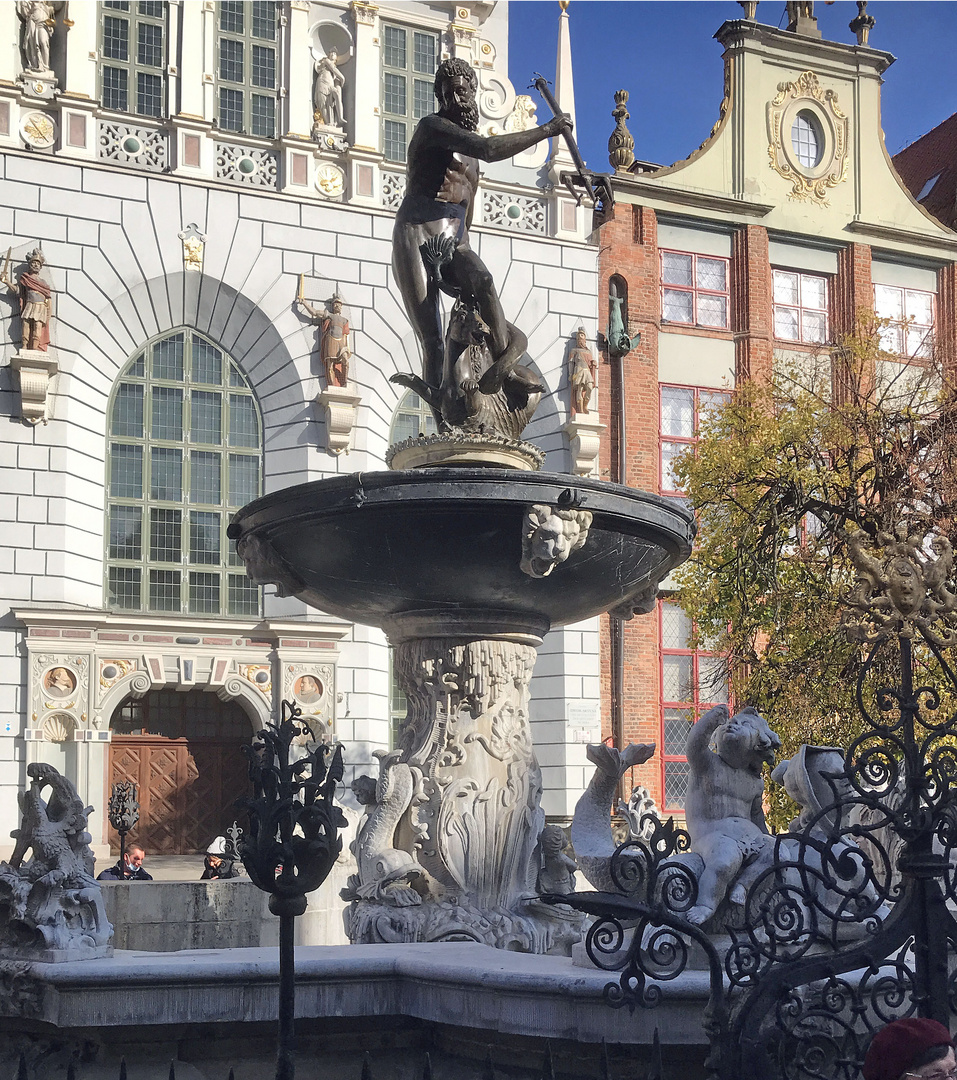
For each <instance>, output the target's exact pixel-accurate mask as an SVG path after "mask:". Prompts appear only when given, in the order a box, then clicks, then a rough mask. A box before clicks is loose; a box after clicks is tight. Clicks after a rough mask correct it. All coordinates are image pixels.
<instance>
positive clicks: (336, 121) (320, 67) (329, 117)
mask: <svg viewBox="0 0 957 1080" xmlns="http://www.w3.org/2000/svg"><path fill="white" fill-rule="evenodd" d="M348 59H349V54H348V53H346V55H345V56H344V57H343V58H342V60H340V59H339V53H338V52H337V51H336V50H335V49H330V50H329V52H328V53H327V54H326V55H325V56H324V57H322V59H321V60H317V61H316V63H315V70H316V84H315V89H314V91H313V97H312V103H313V105H314V106H315V119H316V122H317V123H320V124H325V125H327V126H328V127H337V128H343V127H345V110H344V109H343V107H342V88H343V87H344V86H345V84H346V80H345V77H344V76H343V74H342V72H341V71H340V70H339V64H340V63H342V64H344V63H346V62H347V61H348Z"/></svg>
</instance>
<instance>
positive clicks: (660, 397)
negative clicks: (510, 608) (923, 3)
mask: <svg viewBox="0 0 957 1080" xmlns="http://www.w3.org/2000/svg"><path fill="white" fill-rule="evenodd" d="M716 37H717V39H718V41H719V42H720V43H721V45H722V46H723V47H724V50H725V52H724V60H725V96H724V100H723V101H722V102H721V105H720V117H719V119H718V122H717V124H716V125H715V127H714V129H713V131H712V133H711V136H710V137H709V139H708V140H707V141H706V142H705V143H704V144H703V145H702V146H701V147H700V148H699V149H697V150H696V151H695V152H694V153H693V154H692V155H691V156H690V157H689V158H687V159H686V160H685V161H681V162H678V163H677V164H675V165H673V166H671V167H668V168H656V167H654V166H651V167H649V166H647V165H646V164H645V163H639V162H631V163H628V162H622V161H621V160H620V159H619V162H618V167H617V171H616V173H615V176H614V178H613V187H614V191H615V205H614V207H613V209H612V210H610V212H608V213H607V214H606V215H605V217H604V218H603V219H602V223H601V225H600V251H601V255H600V285H599V297H600V300H599V313H600V314H599V318H600V319H602V318H603V314H602V309H603V308H604V318H605V320H606V323H605V326H606V329H607V326H608V322H609V321H610V320H611V313H612V311H613V309H615V308H617V307H618V306H619V305H618V304H617V301H612V300H609V301H608V303H607V305H605V304H604V301H603V300H602V299H601V297H603V296H605V295H610V296H613V297H617V298H623V299H624V303H623V304H622V305H620V310H621V312H622V314H623V315H624V316H625V329H626V331H627V333H628V334H629V335H635V334H636V333H640V335H641V340H640V343H639V344H638V345H637V346H636V347H635V348H633V349H631V350H629V351H627V352H626V354H625V355H624V357H622V358H621V359H618V358H617V357H615V356H613V355H609V351H608V349H607V348H606V349H605V351H604V354H603V363H604V365H605V371H604V373H603V374H604V377H603V378H600V380H599V385H600V412H601V415H602V417H603V418H607V421H608V434H607V437H606V439H605V442H604V446H603V456H602V458H601V473H602V476H604V477H607V478H609V479H611V480H617V481H620V482H622V483H625V484H628V485H631V486H634V487H638V488H644V489H646V490H648V491H655V492H660V493H661V494H663V495H666V496H669V497H680V492H677V491H676V490H675V483H674V481H673V480H672V479H671V477H670V473H669V462H670V459H671V458H672V456H673V455H674V454H675V453H676V452H677V451H679V450H680V449H681V448H682V447H683V446H685V445H687V444H688V443H689V442H692V441H693V440H694V433H695V430H696V426H697V418H698V415H699V413H700V411H701V410H702V409H703V408H706V407H707V405H708V403H709V402H711V401H713V400H715V398H716V396H717V398H718V399H719V400H720V398H721V397H722V396H724V395H727V394H729V393H730V392H731V391H733V389H734V386H735V385H736V384H738V383H740V382H741V381H742V380H744V379H760V378H762V377H766V376H767V375H768V374H769V373H770V372H771V370H772V366H773V365H774V363H775V361H776V360H779V359H782V360H783V359H786V358H788V357H794V356H796V355H797V356H799V355H800V354H801V353H802V352H808V351H810V350H814V351H820V349H821V346H822V345H823V346H826V345H827V344H828V343H830V342H832V341H834V340H835V339H836V338H837V337H838V336H839V335H840V334H841V333H842V332H843V331H846V330H849V329H850V328H851V327H852V326H853V324H854V321H855V318H856V316H857V315H858V313H859V312H861V311H862V310H864V309H873V310H876V311H877V313H878V314H879V315H882V316H886V317H889V318H891V319H893V320H895V321H896V325H894V326H892V327H891V328H890V330H889V331H888V332H887V333H886V334H885V339H884V341H883V345H884V348H885V349H887V350H888V351H889V352H891V353H894V354H895V355H897V356H899V358H900V359H899V363H908V362H910V361H913V360H914V359H919V358H921V357H922V356H926V355H929V351H930V349H931V348H932V347H933V345H934V344H935V343H936V344H937V346H940V347H943V349H944V350H946V352H947V353H948V354H950V355H957V350H955V347H954V346H955V260H957V234H955V233H954V232H952V231H951V230H950V229H949V228H946V227H945V226H944V225H942V224H941V223H940V222H938V221H937V220H935V219H934V218H932V217H931V216H930V215H929V214H928V213H927V212H925V210H924V209H923V208H922V207H921V206H920V205H918V203H917V202H916V201H915V198H914V197H913V196H912V194H911V192H910V191H908V190H907V189H906V188H905V187H904V186H903V185H902V183H901V180H900V177H899V176H898V174H897V173H896V172H895V170H894V168H893V167H892V165H891V162H890V159H889V157H888V155H887V153H886V150H885V148H884V142H883V136H882V133H881V129H880V87H881V83H882V76H883V74H884V72H885V71H886V70H887V68H888V67H890V65H891V64H892V63H893V57H892V56H891V55H890V54H889V53H885V52H881V51H878V50H875V49H871V48H868V47H866V46H865V45H864V44H861V43H858V44H842V43H838V42H830V41H824V40H822V39H821V36H820V33H819V31H818V30H817V26H816V22H815V20H814V19H813V18H802V19H801V20H800V22H799V23H798V24H797V25H795V26H794V27H792V28H790V29H788V30H779V29H777V28H774V27H771V26H763V25H760V24H759V23H757V22H756V21H755V20H753V19H739V20H735V21H731V22H727V23H725V24H724V25H723V26H722V27H721V28H720V30H719V31H718V33H717V34H716ZM953 119H954V118H951V121H952V120H953ZM951 121H947V124H951ZM946 126H947V125H946V124H945V125H942V128H943V127H946ZM937 131H938V132H939V131H941V129H937ZM934 134H935V133H931V135H934ZM617 135H618V138H617V140H615V139H613V142H617V143H618V145H621V143H622V142H624V144H625V147H626V150H625V156H626V157H630V156H631V155H630V152H629V151H628V150H627V146H628V143H629V142H630V139H629V138H628V137H627V135H626V134H625V133H623V132H621V131H620V130H619V132H618V133H617ZM930 137H931V136H927V137H926V138H928V139H930ZM915 146H916V144H915ZM911 149H912V150H913V149H914V148H913V147H912V148H911ZM905 154H907V152H906V151H905ZM901 157H903V155H901ZM912 157H916V152H915V154H914V155H912ZM898 160H899V159H898ZM950 160H952V154H951V158H950ZM612 163H613V165H615V164H616V162H615V159H614V157H613V159H612ZM905 175H906V173H905ZM926 179H927V178H926V177H925V178H924V181H922V182H925V181H926ZM951 220H952V219H951ZM625 313H626V314H625ZM611 329H612V332H614V330H615V327H614V326H612V328H611ZM619 365H620V369H619ZM665 584H666V585H667V583H665ZM690 629H691V627H690V625H689V622H688V620H687V618H686V617H685V615H684V613H683V612H682V610H681V607H680V604H679V603H678V600H677V598H676V597H675V596H674V595H673V594H669V593H668V591H667V590H666V589H665V590H664V591H663V592H662V596H661V598H660V599H659V602H658V604H657V608H656V610H655V611H654V612H653V613H651V614H648V615H645V616H639V617H636V618H634V619H632V620H630V621H628V622H625V623H621V624H619V623H617V622H616V621H615V620H608V619H607V618H606V620H605V621H604V624H603V633H602V682H603V686H602V690H603V734H604V735H605V736H606V737H612V738H614V739H615V741H616V742H617V743H619V744H624V743H627V742H632V741H643V742H646V741H651V740H654V741H656V742H657V743H658V748H659V749H658V753H657V754H656V755H655V757H654V758H653V759H652V760H651V761H650V762H649V763H648V764H647V765H646V766H643V767H642V768H641V769H638V770H636V774H637V775H636V776H635V780H636V781H638V782H640V783H643V784H645V785H646V786H647V787H648V788H649V789H650V791H651V793H652V794H653V795H654V796H655V798H656V800H657V801H658V804H659V806H660V807H662V808H664V809H665V810H668V811H680V810H681V808H682V805H683V796H684V794H685V791H686V789H687V783H688V777H687V764H686V762H685V760H684V747H685V741H686V739H687V734H688V731H689V730H690V725H691V724H692V723H693V722H694V721H695V720H696V719H697V717H698V716H699V715H700V714H701V712H702V711H703V710H704V709H705V708H706V707H707V706H708V705H710V704H712V703H714V702H716V701H719V700H724V699H726V690H723V689H722V685H721V680H720V679H715V678H714V677H713V675H714V668H715V665H716V664H720V659H719V658H716V657H713V656H711V655H709V654H707V653H705V652H701V651H699V652H694V651H692V650H691V649H690V647H689V635H690ZM619 635H620V636H619Z"/></svg>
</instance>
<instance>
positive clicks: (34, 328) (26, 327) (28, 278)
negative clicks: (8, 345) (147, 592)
mask: <svg viewBox="0 0 957 1080" xmlns="http://www.w3.org/2000/svg"><path fill="white" fill-rule="evenodd" d="M10 251H11V249H9V248H8V249H7V258H6V261H5V263H4V267H3V273H2V274H0V281H2V282H3V284H4V285H6V287H7V288H8V289H9V290H10V292H11V293H14V294H15V295H16V296H17V297H18V298H19V300H20V322H21V324H22V327H23V331H22V347H23V348H24V349H26V350H36V351H38V352H47V351H48V350H49V348H50V318H51V316H52V314H53V286H52V285H51V284H50V282H49V281H48V280H47V279H46V278H45V277H43V276H42V273H43V267H44V265H45V264H46V258H45V256H44V254H43V252H42V251H41V250H40V248H34V250H33V251H31V252H30V253H29V254H28V255H27V269H26V270H24V271H23V273H21V274H20V275H19V276H18V277H17V279H16V280H15V281H14V279H13V277H12V276H11V273H10V262H11V254H10Z"/></svg>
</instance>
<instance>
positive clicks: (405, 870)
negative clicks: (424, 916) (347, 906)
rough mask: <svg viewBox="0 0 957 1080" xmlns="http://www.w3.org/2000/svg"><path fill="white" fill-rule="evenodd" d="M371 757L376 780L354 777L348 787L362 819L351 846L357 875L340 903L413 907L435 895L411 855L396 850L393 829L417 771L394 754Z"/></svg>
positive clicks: (405, 807)
mask: <svg viewBox="0 0 957 1080" xmlns="http://www.w3.org/2000/svg"><path fill="white" fill-rule="evenodd" d="M373 753H374V755H375V756H376V757H377V758H378V759H379V778H378V780H375V779H373V778H372V777H371V776H357V777H356V779H355V780H354V781H353V783H352V791H353V793H354V794H355V796H356V798H357V799H358V800H359V802H360V803H362V804H363V805H364V806H365V816H364V818H363V820H362V821H361V822H360V824H359V828H358V831H357V833H356V838H355V840H354V841H353V842H352V844H351V845H350V850H351V851H352V854H353V855H354V856H355V858H356V864H357V866H358V871H359V872H358V874H354V875H353V876H352V877H351V878H350V879H349V883H348V885H347V887H346V888H345V889H343V890H342V893H341V895H342V899H343V900H378V901H381V902H382V903H386V904H391V905H393V906H395V907H414V906H416V905H418V904H421V903H422V898H423V896H428V895H430V894H431V893H433V892H434V884H435V883H433V882H431V880H430V878H429V875H428V873H427V872H426V871H425V870H424V869H423V868H422V867H421V866H420V865H419V863H418V862H417V861H416V859H415V858H414V856H413V855H412V854H411V853H410V852H408V851H405V850H403V849H402V848H400V847H396V846H395V830H396V827H397V825H398V824H399V822H400V821H401V820H402V816H403V815H404V814H405V812H406V810H408V809H409V806H410V804H411V803H412V799H413V796H414V794H415V788H416V783H417V781H420V780H421V770H419V769H414V768H412V767H410V766H409V765H408V764H406V763H405V762H404V761H400V760H399V757H400V755H401V752H400V751H398V750H394V751H392V752H391V753H385V752H384V751H381V750H376V751H374V752H373Z"/></svg>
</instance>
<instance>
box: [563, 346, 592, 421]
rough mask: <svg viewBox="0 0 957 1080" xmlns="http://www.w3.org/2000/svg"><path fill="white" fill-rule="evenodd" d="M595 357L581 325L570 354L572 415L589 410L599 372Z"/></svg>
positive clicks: (569, 383)
mask: <svg viewBox="0 0 957 1080" xmlns="http://www.w3.org/2000/svg"><path fill="white" fill-rule="evenodd" d="M597 370H598V369H597V367H596V365H595V358H594V356H592V354H591V351H590V350H589V348H588V345H587V343H586V339H585V330H584V328H583V327H579V328H578V330H577V331H576V333H575V347H574V349H572V350H571V352H569V354H568V385H569V386H570V387H571V392H572V416H577V415H578V414H579V413H587V412H588V403H589V401H591V395H592V391H593V390H594V389H595V375H596V374H597Z"/></svg>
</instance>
